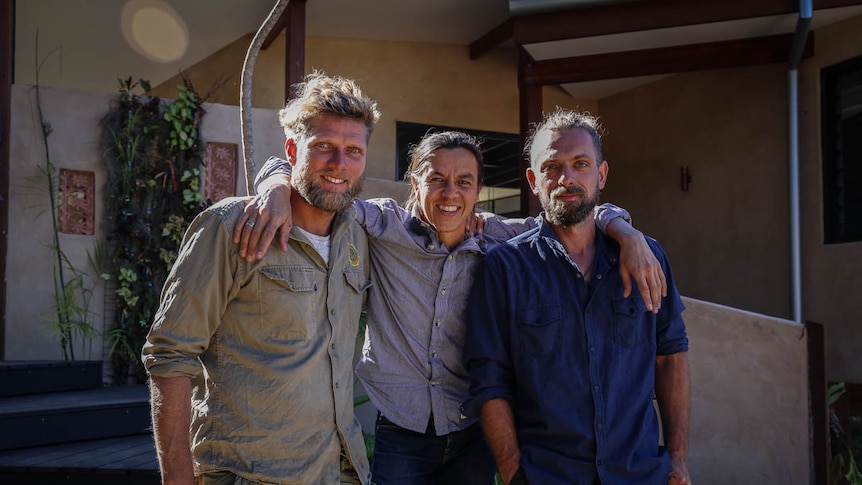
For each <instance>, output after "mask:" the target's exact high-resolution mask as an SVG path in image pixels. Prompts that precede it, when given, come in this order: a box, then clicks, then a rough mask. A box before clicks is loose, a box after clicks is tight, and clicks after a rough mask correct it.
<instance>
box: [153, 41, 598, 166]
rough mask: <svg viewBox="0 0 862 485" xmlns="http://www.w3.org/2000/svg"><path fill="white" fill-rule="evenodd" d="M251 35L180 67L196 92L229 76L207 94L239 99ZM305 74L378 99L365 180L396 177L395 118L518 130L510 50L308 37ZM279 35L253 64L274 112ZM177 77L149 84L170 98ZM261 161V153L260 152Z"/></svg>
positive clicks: (550, 100) (279, 95)
mask: <svg viewBox="0 0 862 485" xmlns="http://www.w3.org/2000/svg"><path fill="white" fill-rule="evenodd" d="M250 42H251V36H250V35H249V36H246V37H242V38H240V39H238V40H237V41H236V42H234V43H233V44H231V45H229V46H227V47H225V48H224V49H222V50H220V51H218V52H216V53H215V54H213V55H212V56H210V57H209V58H208V59H206V60H205V61H203V62H201V63H199V64H196V65H195V66H192V67H190V68H189V69H187V70H186V71H185V74H186V76H187V77H188V78H189V79H191V80H192V82H193V83H194V85H195V87H196V89H198V91H199V92H202V93H206V92H209V91H210V90H211V89H212V88H211V87H212V86H216V85H218V84H219V83H220V82H221V81H227V82H226V83H224V84H222V85H221V88H219V89H216V90H214V91H213V94H212V99H213V101H215V102H219V103H225V104H239V79H240V73H241V69H242V63H243V59H244V57H245V52H246V49H247V48H248V45H249V43H250ZM305 56H306V57H305V59H306V72H311V71H312V70H315V69H317V70H322V71H324V72H326V73H327V74H330V75H340V76H345V77H348V78H351V79H354V80H356V81H357V82H358V83H359V85H360V86H361V87H362V88H363V90H364V91H365V92H366V94H368V95H369V96H370V97H371V98H373V99H374V100H376V101H377V103H378V108H379V109H380V111H381V113H382V116H381V119H380V123H379V124H378V125H377V127H376V129H375V131H374V135H373V136H372V138H371V144H370V146H369V156H368V168H367V170H366V175H367V176H368V177H373V178H380V179H387V180H396V179H400V177H401V175H402V174H396V173H395V156H396V149H395V123H396V121H407V122H414V123H426V124H430V125H439V126H454V127H459V128H468V129H478V130H489V131H499V132H504V133H518V131H519V126H518V72H517V56H516V54H515V52H514V51H513V50H508V49H497V50H495V51H493V52H490V53H488V54H486V55H485V56H483V57H482V58H481V59H479V60H476V61H471V60H470V58H469V54H468V49H467V46H456V45H443V44H428V43H411V42H388V41H374V40H359V39H340V38H324V37H309V38H307V39H306V51H305ZM284 58H285V54H284V37H283V36H281V37H279V38H278V39H277V40H276V41H275V42H274V43H273V44H272V46H271V47H270V48H269V49H267V50H266V51H262V52H261V54H260V55H259V57H258V59H257V62H256V64H255V70H254V82H253V84H252V102H253V104H254V105H255V106H260V107H266V108H271V109H278V108H280V107H281V106H283V105H284V102H285V99H284ZM179 83H181V80H180V78H179V77H175V78H173V79H170V80H168V81H165V82H164V83H162V84H160V85H159V86H156V87H155V88H154V90H153V91H154V93H155V94H158V95H161V96H175V95H176V85H177V84H179ZM543 97H544V108H545V109H546V110H549V109H553V108H554V107H555V106H557V105H561V106H566V107H571V108H574V107H582V108H583V109H587V110H591V111H593V112H595V110H596V108H597V103H596V102H595V101H591V100H582V99H574V98H572V97H571V96H570V95H569V94H568V93H566V92H565V91H563V90H562V89H560V88H558V87H547V88H545V89H544V90H543ZM264 159H265V157H264Z"/></svg>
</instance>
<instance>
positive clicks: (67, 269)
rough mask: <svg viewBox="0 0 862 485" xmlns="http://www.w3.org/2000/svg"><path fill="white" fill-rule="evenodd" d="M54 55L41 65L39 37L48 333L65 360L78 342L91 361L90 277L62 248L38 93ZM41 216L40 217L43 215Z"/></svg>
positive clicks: (93, 330)
mask: <svg viewBox="0 0 862 485" xmlns="http://www.w3.org/2000/svg"><path fill="white" fill-rule="evenodd" d="M54 52H56V49H55V51H52V52H49V53H48V55H46V56H45V58H43V59H42V61H41V62H40V61H39V37H38V33H37V35H36V84H35V86H34V88H33V89H34V91H35V94H36V109H37V112H38V115H39V124H40V126H41V129H42V143H43V147H44V150H45V166H44V167H39V172H40V173H41V174H42V176H43V178H44V180H45V183H46V185H47V192H48V202H49V208H50V214H51V229H52V234H51V235H52V242H51V245H50V248H51V253H52V260H53V261H54V267H53V270H54V271H53V276H54V295H53V296H54V304H53V313H52V315H51V317H50V324H49V331H50V332H52V333H55V334H57V335H58V336H59V337H60V347H61V348H62V350H63V358H64V359H66V360H75V348H76V346H77V345H78V344H76V341H79V342H81V343H83V344H84V345H83V346H82V349H83V350H84V351H85V352H86V355H85V356H84V358H85V359H86V358H89V356H90V355H89V354H90V351H91V349H92V342H93V338H94V337H95V336H96V335H98V332H97V331H96V328H95V327H93V325H92V321H93V315H92V313H91V312H90V310H89V308H90V301H91V300H92V298H93V286H92V284H91V282H90V280H89V278H88V277H87V274H86V273H84V272H83V271H81V270H79V269H78V268H76V267H75V266H73V265H72V263H71V261H69V258H68V257H66V253H65V252H64V251H63V248H62V247H61V246H60V228H59V225H58V223H57V212H58V207H57V205H58V200H57V197H58V194H57V178H56V177H57V167H56V166H55V165H54V163H53V162H52V160H51V147H50V145H49V143H48V137H50V136H51V133H53V131H54V129H53V128H52V127H51V123H50V122H48V120H47V119H46V118H45V115H44V112H43V111H42V97H41V91H40V89H39V71H40V70H41V68H42V65H43V64H44V63H45V61H46V60H47V59H48V58H49V57H50V56H51V54H53V53H54ZM40 214H41V213H40Z"/></svg>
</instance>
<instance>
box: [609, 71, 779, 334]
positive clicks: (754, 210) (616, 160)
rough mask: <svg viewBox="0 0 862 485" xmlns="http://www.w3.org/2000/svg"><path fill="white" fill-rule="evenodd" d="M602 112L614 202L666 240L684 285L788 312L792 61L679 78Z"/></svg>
mask: <svg viewBox="0 0 862 485" xmlns="http://www.w3.org/2000/svg"><path fill="white" fill-rule="evenodd" d="M599 112H600V114H601V116H602V121H603V123H604V125H605V127H606V128H607V130H608V133H607V135H606V137H605V153H604V155H605V158H606V159H607V160H608V162H609V164H610V173H609V176H608V177H609V178H608V184H607V186H606V189H605V191H604V193H605V195H606V197H605V198H604V199H605V200H606V201H610V202H614V203H617V204H619V205H622V206H624V207H626V208H627V209H628V210H629V211H630V212H632V214H633V216H634V222H635V225H636V226H638V227H640V228H641V229H642V230H643V231H644V233H646V234H648V235H651V236H653V237H655V238H656V239H658V241H659V242H660V243H661V244H662V245H663V247H664V248H665V250H666V251H667V253H668V256H669V257H670V261H671V264H672V265H673V270H674V277H675V278H676V284H677V287H678V288H679V290H680V292H681V293H682V294H684V295H687V296H691V297H694V298H698V299H703V300H707V301H713V302H717V303H722V304H725V305H729V306H733V307H737V308H743V309H746V310H751V311H756V312H759V313H765V314H768V315H775V316H779V317H785V318H786V317H789V316H790V313H789V312H790V309H789V304H790V300H789V292H790V284H789V280H788V278H789V274H790V273H789V266H788V265H789V263H788V261H789V242H788V237H789V236H788V222H787V220H788V217H787V204H788V202H787V149H786V144H787V133H786V126H787V121H786V112H787V109H786V75H785V71H784V70H783V66H780V65H768V66H760V67H753V68H745V69H723V70H717V71H703V72H694V73H687V74H679V75H676V76H672V77H669V78H666V79H663V80H660V81H657V82H655V83H652V84H649V85H646V86H642V87H640V88H637V89H633V90H631V91H627V92H624V93H621V94H619V95H616V96H613V97H610V98H606V99H603V100H601V101H600V103H599ZM683 166H687V167H689V170H690V174H691V177H692V182H691V185H690V190H689V191H688V192H683V191H682V190H681V189H680V168H681V167H683Z"/></svg>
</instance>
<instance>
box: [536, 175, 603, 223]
mask: <svg viewBox="0 0 862 485" xmlns="http://www.w3.org/2000/svg"><path fill="white" fill-rule="evenodd" d="M599 193H600V191H599V187H598V185H597V186H596V190H595V193H594V194H593V197H592V198H591V199H587V198H586V192H585V191H584V189H582V188H580V187H574V186H572V187H568V188H566V187H559V188H557V189H556V190H555V191H554V194H552V195H564V194H579V195H581V201H580V202H566V201H561V200H555V199H554V198H553V197H552V196H551V195H548V196H544V195H541V196H540V197H539V199H541V200H540V202H541V203H542V207H543V208H544V209H545V218H546V219H548V222H550V223H551V224H554V225H556V226H562V227H570V226H574V225H575V224H579V223H581V222H583V221H584V219H586V218H587V216H590V217H592V215H593V209H595V208H596V204H598V202H599Z"/></svg>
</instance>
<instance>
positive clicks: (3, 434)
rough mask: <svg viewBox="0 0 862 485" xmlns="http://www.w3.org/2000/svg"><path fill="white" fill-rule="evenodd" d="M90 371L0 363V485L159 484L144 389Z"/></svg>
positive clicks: (80, 366) (77, 366)
mask: <svg viewBox="0 0 862 485" xmlns="http://www.w3.org/2000/svg"><path fill="white" fill-rule="evenodd" d="M93 364H94V363H79V362H71V363H64V362H61V363H55V362H49V363H38V362H37V363H33V362H21V361H19V362H8V361H7V362H0V483H38V484H40V485H53V484H65V485H77V484H81V485H83V484H87V485H103V484H105V485H107V484H118V483H120V484H124V485H159V484H160V483H161V480H160V477H159V467H158V462H157V460H156V452H155V448H154V446H153V438H152V434H151V432H150V416H149V414H150V413H149V391H148V389H147V386H145V385H136V386H120V387H102V385H101V375H100V373H99V372H98V370H99V368H100V366H99V363H95V364H96V365H93ZM94 369H95V370H96V375H95V380H94V378H93V372H94Z"/></svg>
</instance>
